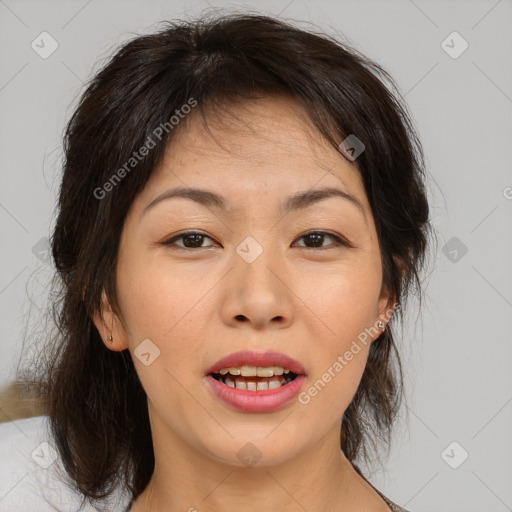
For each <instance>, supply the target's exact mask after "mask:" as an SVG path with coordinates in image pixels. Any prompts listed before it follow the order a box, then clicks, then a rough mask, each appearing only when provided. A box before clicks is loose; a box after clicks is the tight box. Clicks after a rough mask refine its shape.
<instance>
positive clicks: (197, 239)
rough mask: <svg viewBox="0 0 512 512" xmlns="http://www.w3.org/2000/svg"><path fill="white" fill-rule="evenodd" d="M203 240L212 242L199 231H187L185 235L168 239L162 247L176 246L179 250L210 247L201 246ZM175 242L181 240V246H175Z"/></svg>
mask: <svg viewBox="0 0 512 512" xmlns="http://www.w3.org/2000/svg"><path fill="white" fill-rule="evenodd" d="M205 239H209V240H212V238H210V237H209V236H208V235H205V234H204V233H201V232H199V231H188V232H186V233H181V234H179V235H176V236H173V237H172V238H169V239H168V240H165V241H164V242H162V243H163V245H167V246H176V247H177V248H180V249H203V248H205V247H212V246H211V245H206V246H203V242H204V240H205ZM177 240H183V245H180V244H176V243H175V242H176V241H177ZM173 248H174V247H173Z"/></svg>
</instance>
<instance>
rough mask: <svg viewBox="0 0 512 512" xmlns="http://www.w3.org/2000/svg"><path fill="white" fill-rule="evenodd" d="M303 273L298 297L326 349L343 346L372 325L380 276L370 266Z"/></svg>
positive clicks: (378, 292)
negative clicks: (313, 320) (315, 326)
mask: <svg viewBox="0 0 512 512" xmlns="http://www.w3.org/2000/svg"><path fill="white" fill-rule="evenodd" d="M307 275H308V274H302V275H301V276H300V279H299V278H297V279H296V280H295V282H296V283H297V285H296V286H297V295H298V296H299V297H301V298H304V299H303V300H304V303H305V305H307V307H308V309H309V311H310V314H311V315H312V318H314V319H316V320H317V321H318V327H319V329H320V330H321V332H322V333H323V335H322V336H319V338H320V339H323V340H328V346H333V347H334V348H336V349H337V350H344V346H345V345H346V344H347V343H348V344H349V345H350V341H351V340H352V339H354V338H357V336H358V335H359V334H360V333H361V332H362V331H364V329H365V328H367V327H369V326H371V325H373V324H374V323H375V321H376V319H377V314H378V300H379V295H380V288H381V275H380V272H379V271H378V269H376V268H375V267H373V266H371V267H370V266H366V267H362V266H356V265H352V266H346V267H343V268H341V269H337V271H336V272H329V273H321V272H317V273H310V274H309V277H305V276H307Z"/></svg>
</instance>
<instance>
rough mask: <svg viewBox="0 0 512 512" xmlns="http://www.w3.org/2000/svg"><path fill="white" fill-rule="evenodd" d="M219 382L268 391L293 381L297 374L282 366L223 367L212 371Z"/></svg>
mask: <svg viewBox="0 0 512 512" xmlns="http://www.w3.org/2000/svg"><path fill="white" fill-rule="evenodd" d="M210 375H211V376H212V377H213V378H214V379H215V380H216V381H218V382H221V383H222V384H224V385H226V386H229V387H230V388H236V389H240V390H244V391H267V390H269V389H278V388H280V387H282V386H286V385H287V384H289V383H290V382H293V381H294V380H295V379H296V378H297V374H296V373H294V372H292V371H291V370H288V369H285V368H280V367H265V368H259V367H254V366H243V367H239V368H236V367H234V368H223V369H222V370H220V372H218V373H216V372H213V373H210Z"/></svg>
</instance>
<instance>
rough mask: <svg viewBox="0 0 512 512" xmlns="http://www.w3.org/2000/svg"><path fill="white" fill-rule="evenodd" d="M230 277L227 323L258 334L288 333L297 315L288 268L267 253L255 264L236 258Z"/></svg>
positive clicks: (223, 306)
mask: <svg viewBox="0 0 512 512" xmlns="http://www.w3.org/2000/svg"><path fill="white" fill-rule="evenodd" d="M233 263H234V266H235V267H234V268H233V269H232V270H231V272H229V274H228V275H227V276H226V283H225V285H224V293H223V297H222V303H221V315H222V319H223V321H224V323H226V324H227V325H230V326H232V327H239V326H240V324H243V323H246V324H247V325H248V326H250V327H252V328H253V329H256V330H262V329H266V328H275V329H284V328H286V327H288V326H289V325H291V323H292V322H293V315H294V294H293V291H292V290H291V289H290V287H289V284H288V283H289V282H290V279H289V278H288V279H287V275H288V274H289V273H288V272H287V271H286V268H285V265H284V264H280V263H279V261H278V256H276V255H275V254H270V253H267V252H266V251H263V253H262V254H261V255H260V256H259V257H258V258H257V259H256V260H255V261H253V262H252V263H247V262H246V261H244V260H243V259H242V258H239V257H238V256H236V257H235V258H234V261H233Z"/></svg>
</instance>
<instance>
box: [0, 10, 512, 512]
mask: <svg viewBox="0 0 512 512" xmlns="http://www.w3.org/2000/svg"><path fill="white" fill-rule="evenodd" d="M208 4H209V5H213V6H214V7H216V8H217V7H224V8H228V9H229V8H232V7H234V8H236V9H237V10H239V11H240V10H245V9H244V6H246V7H247V8H249V9H251V10H260V11H262V12H264V13H268V14H274V15H277V14H281V16H282V17H284V18H287V19H296V20H302V21H305V22H307V21H311V22H313V23H315V24H316V25H318V26H320V28H321V29H323V30H324V31H326V32H329V33H331V34H334V35H336V34H343V35H344V36H346V37H347V38H348V40H349V41H350V42H351V44H353V46H355V47H356V48H358V49H359V50H360V51H362V52H363V53H365V54H367V55H368V56H369V57H371V58H373V59H375V60H377V61H378V62H379V63H380V64H382V65H383V66H384V67H385V68H386V69H387V70H388V71H390V72H391V74H392V76H393V77H394V78H395V79H396V81H397V82H398V84H399V86H400V88H401V90H402V92H403V94H405V98H406V101H407V103H408V105H409V107H410V109H411V112H412V114H413V118H414V120H415V122H416V126H417V128H418V130H419V133H420V137H421V139H422V141H423V144H424V148H425V153H426V156H427V164H428V171H429V182H430V196H431V197H430V199H431V204H432V217H433V220H434V223H435V226H436V228H437V230H438V232H439V250H438V251H437V254H435V255H434V258H433V261H432V264H431V267H432V268H433V272H432V273H431V274H430V276H429V277H428V278H427V277H426V279H425V284H426V285H428V287H427V293H426V303H425V309H424V311H423V314H422V319H421V320H420V321H419V322H416V321H415V320H414V319H415V315H411V316H410V322H409V324H408V325H407V329H406V336H405V337H404V340H403V341H402V342H401V348H402V354H403V358H404V367H405V372H406V384H407V386H408V391H407V399H408V407H404V410H403V415H402V416H403V419H402V421H401V423H400V424H399V426H398V428H397V436H396V442H395V443H394V445H393V447H392V451H391V456H390V458H389V460H388V462H387V467H386V469H385V472H383V471H381V470H379V469H378V468H374V469H375V470H374V471H373V472H372V473H371V478H372V481H373V483H374V484H375V485H376V486H377V487H378V488H379V489H381V490H382V491H383V492H384V493H385V494H387V495H388V496H389V497H390V498H391V499H393V500H394V501H396V502H397V503H399V504H401V505H402V506H405V507H406V508H407V509H410V510H412V511H413V512H434V511H453V512H461V511H464V512H477V511H478V512H481V511H483V510H485V511H486V512H502V511H507V510H509V511H510V510H512V486H511V485H510V482H511V477H512V440H511V437H510V431H511V423H512V404H511V401H512V385H511V381H512V376H511V372H510V364H511V362H512V358H511V353H512V345H511V343H510V340H511V335H510V332H511V329H510V323H509V322H510V320H511V319H512V272H511V270H510V263H511V261H512V258H511V257H512V237H511V234H512V229H511V228H512V172H511V162H512V158H511V153H512V144H511V125H512V117H511V113H512V67H511V66H510V63H511V48H512V30H511V27H512V23H511V21H512V4H511V2H510V0H501V1H496V0H492V1H465V2H462V1H461V2H455V1H449V2H441V1H425V0H421V1H420V0H415V1H412V0H399V1H398V0H397V1H359V2H355V1H354V2H353V1H347V0H344V1H341V2H334V1H327V0H325V1H320V0H319V1H317V2H315V1H309V0H307V1H306V0H292V1H290V0H273V1H272V2H246V3H242V2H237V3H232V2H231V3H228V2H226V3H224V2H212V1H210V2H203V1H198V2H186V3H185V2H178V1H156V0H155V1H146V2H141V1H125V2H113V1H103V2H99V1H97V0H96V1H95V0H92V1H67V2H46V1H45V2H43V1H15V0H0V41H1V44H0V55H1V67H0V73H1V74H0V109H1V114H2V115H1V121H0V143H1V152H0V172H1V184H2V186H1V189H0V230H1V240H2V243H1V249H0V251H1V254H0V258H1V267H0V303H1V304H0V308H1V309H0V311H1V320H0V322H1V324H0V330H1V332H2V336H1V339H0V350H1V357H0V385H3V384H6V383H7V382H8V381H9V380H11V379H12V377H13V375H14V370H15V368H16V364H17V361H18V357H19V354H20V347H21V341H22V337H23V332H24V329H25V327H26V326H27V325H33V327H35V328H39V329H44V326H43V325H42V324H41V323H40V322H41V320H40V319H38V318H37V312H38V308H41V307H42V305H43V303H44V289H45V282H46V280H47V279H48V276H49V275H50V272H51V267H50V266H49V264H48V263H47V254H46V241H45V237H48V235H49V233H50V223H51V222H52V221H53V209H54V203H55V196H56V192H57V190H58V178H59V166H60V163H61V148H60V138H61V135H62V130H63V128H64V125H65V122H66V120H67V119H68V118H69V116H70V114H71V112H72V107H73V105H74V104H75V103H74V102H75V101H76V98H77V94H78V93H79V92H80V91H81V89H82V83H83V81H84V80H86V79H87V78H88V77H90V76H91V73H92V72H93V71H94V70H97V69H98V65H99V63H100V62H101V61H102V59H105V58H106V57H108V55H109V54H110V51H111V49H112V48H113V47H114V46H116V45H117V44H119V43H121V42H122V41H124V40H126V39H128V38H131V37H132V36H133V35H134V34H135V33H143V32H151V31H152V30H154V29H155V28H157V22H158V21H159V20H161V19H164V18H173V17H183V16H184V15H185V16H190V15H193V14H194V13H198V12H202V11H203V10H204V9H205V8H208V9H209V5H208ZM306 26H307V25H306ZM43 31H47V32H48V33H50V34H51V36H52V37H53V38H54V39H55V40H56V41H57V43H58V45H59V46H58V48H57V50H56V51H55V52H54V53H53V54H52V55H51V56H49V57H48V58H47V59H43V58H41V57H40V56H39V55H38V54H37V53H36V52H35V51H34V50H33V49H32V48H31V43H32V41H33V40H35V39H36V38H37V37H38V36H39V34H40V33H41V32H43ZM453 31H457V32H458V33H459V34H460V35H461V36H462V37H463V38H464V40H466V41H467V43H468V44H469V47H468V48H467V50H466V51H465V52H464V53H462V54H461V55H460V56H458V57H457V58H452V57H451V56H450V55H448V53H447V52H446V51H445V50H444V49H443V47H442V46H441V44H442V42H443V40H445V39H446V38H447V36H448V35H449V34H451V33H452V32H453ZM37 40H40V39H36V42H37ZM447 44H448V45H449V46H451V47H452V48H451V50H450V51H452V52H458V51H460V49H461V48H462V46H461V41H460V40H457V39H456V38H455V39H454V38H453V36H452V37H451V38H449V39H448V40H447ZM48 47H49V46H46V48H48ZM443 248H444V252H443ZM466 250H467V252H465V251H466ZM31 304H33V305H32V307H31V311H32V313H34V311H35V313H36V314H35V316H34V314H32V316H31V319H30V320H29V319H28V318H27V311H29V308H30V306H31ZM507 321H508V322H507ZM0 413H1V411H0ZM452 442H456V443H457V444H456V445H451V446H449V445H450V444H451V443H452ZM447 447H448V449H447ZM462 450H465V451H466V452H468V454H469V457H468V458H467V460H465V461H464V462H463V463H462V464H461V465H460V466H459V467H458V468H457V469H453V468H452V467H451V466H450V465H449V464H448V462H449V463H450V464H451V465H452V466H457V465H458V464H460V462H461V461H462V454H463V453H464V452H463V451H462ZM370 469H371V468H370ZM0 498H1V497H0Z"/></svg>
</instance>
